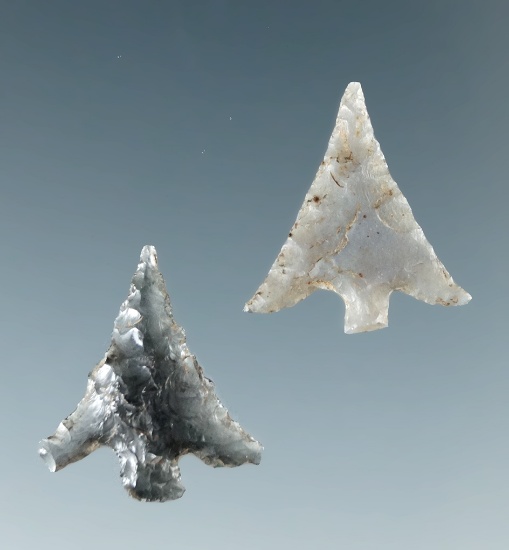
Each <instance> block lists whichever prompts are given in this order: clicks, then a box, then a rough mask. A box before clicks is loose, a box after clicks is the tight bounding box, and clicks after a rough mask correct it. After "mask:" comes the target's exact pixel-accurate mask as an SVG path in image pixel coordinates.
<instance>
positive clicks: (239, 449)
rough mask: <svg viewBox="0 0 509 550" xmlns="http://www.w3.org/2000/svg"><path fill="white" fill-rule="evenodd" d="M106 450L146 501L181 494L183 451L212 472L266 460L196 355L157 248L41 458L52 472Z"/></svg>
mask: <svg viewBox="0 0 509 550" xmlns="http://www.w3.org/2000/svg"><path fill="white" fill-rule="evenodd" d="M101 445H107V446H109V447H111V448H112V449H113V450H114V451H115V452H116V453H117V455H118V457H119V461H120V475H121V478H122V483H123V485H124V487H125V488H126V489H127V490H128V492H129V494H130V495H131V496H133V497H135V498H137V499H139V500H147V501H166V500H172V499H177V498H179V497H181V496H182V494H183V493H184V490H185V489H184V486H183V485H182V484H181V481H180V470H179V466H178V461H179V458H180V457H181V456H183V455H185V454H188V453H193V454H194V455H196V456H197V457H199V458H200V459H201V460H203V462H205V463H206V464H209V465H211V466H214V467H218V466H240V465H241V464H245V463H248V462H250V463H253V464H259V462H260V459H261V451H262V446H261V445H260V443H258V441H256V440H255V439H253V438H252V437H251V436H250V435H249V434H247V433H246V432H245V431H244V430H243V429H242V428H241V427H240V425H239V424H238V423H237V422H234V421H233V420H232V418H231V417H230V415H229V414H228V412H227V410H226V409H225V408H224V407H223V405H222V404H221V403H220V401H219V399H218V398H217V396H216V394H215V391H214V384H213V382H212V381H211V380H209V379H208V378H206V377H205V376H204V374H203V370H202V368H201V367H200V365H199V364H198V362H197V360H196V358H195V356H194V355H191V353H190V352H189V350H188V348H187V345H186V339H185V334H184V331H183V329H182V328H181V327H180V326H179V325H177V323H176V322H175V321H174V319H173V315H172V308H171V304H170V298H169V296H168V293H167V291H166V286H165V283H164V280H163V277H162V275H161V273H160V272H159V269H158V267H157V255H156V250H155V248H154V247H152V246H145V247H144V248H143V250H142V252H141V257H140V263H139V264H138V269H137V270H136V273H135V274H134V276H133V279H132V283H131V288H130V290H129V295H128V297H127V300H126V301H125V302H124V303H123V304H122V306H121V307H120V312H119V314H118V317H117V318H116V320H115V324H114V329H113V335H112V341H111V345H110V347H109V349H108V351H107V352H106V355H105V357H104V358H103V360H102V361H101V362H100V363H99V364H98V365H97V366H96V367H95V368H94V369H93V371H92V372H91V373H90V375H89V378H88V384H87V389H86V392H85V396H84V398H83V399H82V400H81V401H80V403H79V404H78V407H77V408H76V410H75V411H74V412H73V413H72V414H71V415H70V416H68V417H67V418H66V419H65V420H64V421H63V422H62V423H61V424H60V425H59V426H58V428H57V431H56V432H55V433H54V434H53V435H52V436H50V437H48V438H47V439H43V440H42V441H41V444H40V449H39V454H40V456H41V458H43V459H44V461H45V462H46V464H47V466H48V467H49V469H50V470H51V471H53V472H54V471H56V470H60V469H61V468H64V467H65V466H67V465H68V464H71V463H72V462H76V461H77V460H80V459H82V458H84V457H86V456H87V455H88V454H90V453H91V452H92V451H94V450H95V449H97V448H98V447H99V446H101Z"/></svg>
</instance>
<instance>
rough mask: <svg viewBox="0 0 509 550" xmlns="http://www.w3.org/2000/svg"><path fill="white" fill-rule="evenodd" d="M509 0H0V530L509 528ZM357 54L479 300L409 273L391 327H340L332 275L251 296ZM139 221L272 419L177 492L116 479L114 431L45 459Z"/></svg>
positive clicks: (235, 391)
mask: <svg viewBox="0 0 509 550" xmlns="http://www.w3.org/2000/svg"><path fill="white" fill-rule="evenodd" d="M508 6H509V5H508V4H507V2H504V1H500V2H495V1H485V2H468V1H463V2H460V1H457V2H452V1H428V2H397V1H394V2H378V1H377V2H367V1H366V2H362V1H359V2H352V1H350V2H342V1H339V0H337V1H333V0H314V1H312V2H311V1H310V2H297V1H294V2H290V1H287V2H284V1H279V2H276V1H271V2H269V1H258V2H240V1H238V2H235V1H233V0H231V1H227V0H223V1H219V0H216V1H209V2H206V1H201V2H192V1H184V0H182V1H175V2H173V1H167V2H162V1H161V2H155V1H150V2H149V1H147V2H142V1H141V0H140V1H138V2H135V1H127V0H126V1H107V0H102V1H99V0H97V1H96V0H93V1H92V0H90V1H86V2H78V1H70V0H67V1H64V0H53V1H49V0H48V1H45V2H43V1H31V2H30V1H16V2H14V1H2V2H0V75H1V85H0V122H1V132H0V159H1V162H0V186H1V196H0V198H1V200H0V239H1V241H0V242H1V252H2V269H1V270H0V284H1V288H2V316H1V317H2V325H1V326H2V329H1V334H2V342H3V352H2V383H1V387H0V392H1V393H0V413H1V418H2V420H3V424H2V452H1V453H0V472H1V473H0V475H1V495H0V527H1V535H0V543H1V544H2V547H3V548H8V549H9V550H10V549H18V548H21V549H28V548H38V549H50V548H51V549H57V550H58V549H64V548H65V549H67V548H76V549H85V548H113V547H115V548H140V547H142V546H141V545H142V544H143V545H145V546H143V547H146V548H183V547H186V548H191V549H194V548H207V549H216V548H217V549H224V550H229V549H242V550H252V549H260V548H289V549H306V550H307V549H313V548H320V549H345V550H384V549H390V550H459V549H461V550H480V549H488V550H506V549H507V548H508V547H509V521H508V514H509V443H508V418H509V415H508V412H509V411H508V393H509V373H508V362H507V351H506V350H507V337H506V333H507V329H506V320H505V319H506V315H507V298H506V292H507V290H506V287H507V271H508V268H509V265H508V264H509V262H508V254H507V251H508V244H507V224H506V220H507V208H508V199H509V193H508V191H507V169H506V167H507V160H508V152H507V126H508V122H509V121H508V118H509V117H508V109H507V86H508V84H509V78H508V53H509V41H508V39H507V26H506V25H507V18H508V16H509V9H508ZM119 55H120V56H121V57H120V58H117V56H119ZM354 80H355V81H360V82H361V83H362V85H363V89H364V93H365V96H366V102H367V106H368V110H369V112H370V115H371V119H372V122H373V126H374V129H375V135H376V137H377V139H378V140H379V141H380V143H381V146H382V150H383V151H384V153H385V156H386V158H387V160H388V163H389V168H390V170H391V173H392V175H393V177H394V179H395V180H396V181H397V182H398V184H399V186H400V188H401V190H402V191H403V193H404V195H405V196H406V197H407V199H408V201H409V203H410V205H411V207H412V209H413V212H414V215H415V217H416V219H417V221H418V222H419V223H420V224H421V226H422V227H423V229H424V232H425V234H426V236H427V237H428V240H429V241H430V242H431V244H432V245H433V246H434V248H435V250H436V252H437V254H438V256H439V257H440V259H441V260H442V261H443V262H444V264H445V266H446V267H447V269H448V270H449V271H450V272H451V274H452V275H453V277H454V278H455V280H456V281H457V282H458V283H459V284H460V285H462V286H463V287H464V288H465V289H466V290H467V291H468V292H470V293H471V294H472V296H473V300H472V302H471V303H470V304H469V305H468V306H464V307H461V308H442V307H439V306H435V307H432V306H429V305H426V304H424V303H422V302H418V301H416V300H414V299H412V298H410V297H408V296H405V295H401V294H399V293H397V294H394V295H393V296H392V299H391V307H390V314H389V328H387V329H384V330H380V331H377V332H373V333H367V334H360V335H353V336H346V335H345V334H343V326H342V325H343V315H344V306H343V303H342V301H341V300H339V299H338V298H337V297H336V296H335V295H334V294H332V293H328V292H322V291H321V292H317V293H315V294H314V295H312V296H311V297H310V298H308V299H307V300H305V301H304V302H301V303H300V304H298V305H297V306H295V307H294V308H291V309H287V310H284V311H282V312H280V313H277V314H273V315H248V314H245V313H243V312H242V307H243V305H244V302H245V301H246V300H247V299H249V298H250V297H251V295H252V294H253V292H254V291H255V290H256V288H257V286H258V285H259V284H260V283H261V281H262V280H263V278H264V277H265V275H266V273H267V271H268V269H269V267H270V265H271V264H272V262H273V260H274V258H275V256H276V254H277V252H278V251H279V249H280V247H281V245H282V243H283V242H284V239H285V237H286V235H287V233H288V230H289V228H290V227H291V225H292V223H293V221H294V219H295V216H296V213H297V211H298V209H299V207H300V205H301V202H302V200H303V197H304V194H305V192H306V191H307V189H308V187H309V185H310V183H311V181H312V178H313V176H314V174H315V172H316V169H317V167H318V164H319V162H320V161H321V159H322V156H323V153H324V151H325V146H326V143H327V140H328V138H329V135H330V132H331V130H332V126H333V123H334V119H335V116H336V112H337V108H338V104H339V100H340V97H341V95H342V94H343V91H344V89H345V87H346V85H347V84H348V82H350V81H354ZM230 117H232V120H231V121H230ZM202 151H205V152H204V153H202ZM144 244H153V245H155V246H156V247H157V250H158V253H159V258H160V268H161V270H162V272H163V274H164V276H165V279H166V282H167V286H168V289H169V292H170V295H171V297H172V302H173V306H174V313H175V317H176V319H177V321H178V322H179V323H180V324H182V325H183V326H184V328H185V329H186V332H187V336H188V343H189V346H190V349H191V351H192V352H193V353H195V354H196V355H197V357H198V360H199V361H200V362H201V364H202V365H203V367H204V368H205V371H206V373H207V375H208V376H210V377H211V378H212V379H214V381H215V382H216V384H217V388H218V392H219V395H220V396H221V398H222V400H223V401H224V403H225V405H226V406H227V407H228V408H229V409H230V411H231V412H232V414H233V416H234V417H235V418H236V419H237V420H239V421H240V422H241V423H242V425H243V426H244V427H245V428H246V429H247V430H249V431H250V432H251V433H252V434H253V435H254V436H255V437H257V438H258V439H259V440H260V441H261V442H262V443H263V444H264V446H265V452H264V456H263V460H262V463H261V465H260V466H257V467H255V466H251V465H249V466H243V467H241V468H238V469H234V470H228V469H224V470H221V469H217V470H213V469H211V468H209V467H207V466H205V465H204V464H202V463H201V462H199V461H198V460H197V459H195V458H194V457H185V458H184V459H183V460H182V461H181V468H182V478H183V482H184V484H185V485H186V487H187V492H186V494H185V495H184V497H183V498H182V499H181V500H179V501H175V502H169V503H165V504H143V503H139V502H136V501H134V500H131V499H129V498H128V496H127V494H126V493H125V491H124V489H123V488H122V486H121V483H120V481H119V478H118V464H117V459H116V457H115V455H114V453H113V452H111V451H110V450H109V449H101V450H99V451H97V452H96V453H94V454H93V455H91V456H90V457H88V458H87V459H86V460H84V461H82V462H79V463H77V464H75V465H72V466H70V467H69V468H67V469H65V470H63V471H61V472H59V473H58V474H50V473H49V472H48V471H47V469H46V467H45V465H44V464H43V462H42V461H41V460H40V459H39V458H38V456H37V453H36V449H37V443H38V440H39V439H40V438H41V437H44V436H47V435H49V434H50V433H52V432H53V431H54V429H55V428H56V426H57V424H58V422H59V421H60V420H61V419H62V418H63V417H64V416H66V415H67V414H68V413H70V412H71V411H72V410H73V409H74V407H75V405H76V404H77V402H78V400H79V399H80V398H81V397H82V395H83V393H84V390H85V385H86V376H87V374H88V372H89V370H90V369H91V368H92V367H93V366H94V365H95V363H96V362H97V361H98V360H100V359H101V357H102V356H103V353H104V352H105V350H106V348H107V346H108V343H109V336H110V333H111V330H112V326H113V320H114V317H115V316H116V314H117V312H118V308H119V306H120V303H121V302H122V301H123V300H124V298H125V296H126V294H127V290H128V287H129V282H130V278H131V276H132V274H133V272H134V270H135V268H136V265H137V262H138V257H139V253H140V250H141V247H142V246H143V245H144Z"/></svg>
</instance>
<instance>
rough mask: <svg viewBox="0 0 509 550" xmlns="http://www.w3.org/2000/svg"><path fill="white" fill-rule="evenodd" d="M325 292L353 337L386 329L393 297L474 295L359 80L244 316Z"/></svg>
mask: <svg viewBox="0 0 509 550" xmlns="http://www.w3.org/2000/svg"><path fill="white" fill-rule="evenodd" d="M319 288H322V289H326V290H332V291H333V292H336V293H337V294H339V295H340V296H341V297H342V298H343V300H344V301H345V306H346V312H345V332H346V333H347V334H351V333H355V332H364V331H369V330H376V329H379V328H383V327H386V326H387V323H388V321H387V316H388V309H389V296H390V294H391V293H392V291H393V290H400V291H402V292H405V293H407V294H410V295H411V296H414V297H415V298H417V299H419V300H423V301H424V302H427V303H429V304H442V305H446V306H449V305H462V304H466V303H467V302H468V301H469V300H470V298H471V296H470V295H469V294H468V293H466V292H465V291H464V290H463V289H462V288H461V287H459V286H458V285H457V284H455V283H454V281H453V280H452V277H451V276H450V275H449V273H448V272H447V270H446V269H445V267H444V266H443V265H442V263H441V262H440V260H439V259H438V258H437V256H436V254H435V252H434V251H433V248H432V247H431V245H430V244H429V242H428V241H427V240H426V237H425V236H424V233H423V231H422V229H421V228H420V227H419V225H418V224H417V222H416V221H415V219H414V217H413V215H412V211H411V209H410V206H409V205H408V202H407V200H406V199H405V197H404V196H403V194H402V193H401V191H400V190H399V188H398V186H397V185H396V182H395V181H394V180H393V179H392V177H391V175H390V173H389V169H388V167H387V163H386V161H385V157H384V155H383V153H382V151H381V149H380V145H379V143H378V141H377V140H376V139H375V136H374V134H373V127H372V126H371V122H370V119H369V115H368V112H367V110H366V104H365V102H364V95H363V93H362V89H361V85H360V84H359V83H358V82H351V83H350V84H349V85H348V87H347V89H346V91H345V94H344V95H343V98H342V100H341V105H340V107H339V113H338V116H337V119H336V126H335V128H334V131H333V132H332V136H331V138H330V140H329V145H328V147H327V152H326V153H325V157H324V160H323V162H322V163H321V165H320V167H319V169H318V172H317V174H316V176H315V179H314V181H313V183H312V185H311V188H310V189H309V191H308V193H307V195H306V198H305V200H304V204H303V205H302V207H301V209H300V211H299V213H298V215H297V220H296V221H295V224H294V226H293V227H292V229H291V231H290V234H289V236H288V239H287V240H286V242H285V244H284V245H283V248H282V249H281V252H280V253H279V256H278V257H277V259H276V261H275V262H274V264H273V265H272V267H271V269H270V271H269V274H268V275H267V278H266V279H265V281H264V282H263V283H262V285H261V286H260V288H259V289H258V291H257V292H256V294H255V295H254V296H253V297H252V298H251V300H250V301H249V302H248V303H247V304H246V306H245V308H244V311H252V312H256V313H270V312H274V311H279V310H280V309H282V308H285V307H290V306H293V305H295V304H296V303H297V302H299V301H300V300H303V299H304V298H306V296H309V295H310V294H311V293H312V292H314V291H315V290H317V289H319Z"/></svg>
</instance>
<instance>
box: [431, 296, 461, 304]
mask: <svg viewBox="0 0 509 550" xmlns="http://www.w3.org/2000/svg"><path fill="white" fill-rule="evenodd" d="M436 303H437V304H440V305H442V306H452V305H456V304H457V303H458V298H457V297H456V296H454V297H453V298H451V299H450V300H447V301H445V300H444V299H442V298H437V299H436Z"/></svg>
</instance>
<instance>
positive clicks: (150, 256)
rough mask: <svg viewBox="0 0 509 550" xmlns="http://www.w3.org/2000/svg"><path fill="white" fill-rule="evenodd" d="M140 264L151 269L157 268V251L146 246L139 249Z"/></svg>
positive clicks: (152, 247) (153, 247)
mask: <svg viewBox="0 0 509 550" xmlns="http://www.w3.org/2000/svg"><path fill="white" fill-rule="evenodd" d="M140 262H143V263H145V264H148V265H150V266H151V267H157V251H156V249H155V246H151V245H148V244H147V245H145V246H144V247H143V248H142V249H141V254H140Z"/></svg>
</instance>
